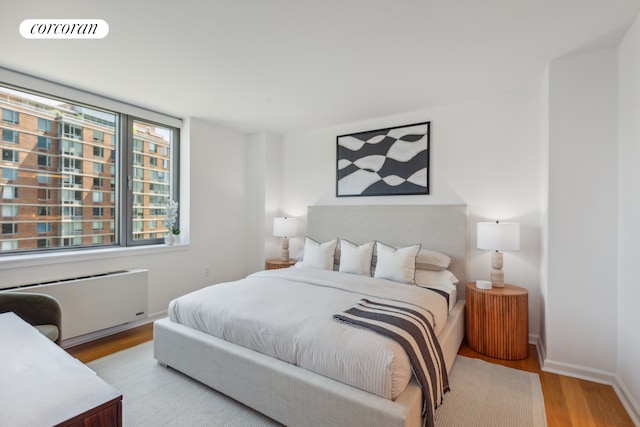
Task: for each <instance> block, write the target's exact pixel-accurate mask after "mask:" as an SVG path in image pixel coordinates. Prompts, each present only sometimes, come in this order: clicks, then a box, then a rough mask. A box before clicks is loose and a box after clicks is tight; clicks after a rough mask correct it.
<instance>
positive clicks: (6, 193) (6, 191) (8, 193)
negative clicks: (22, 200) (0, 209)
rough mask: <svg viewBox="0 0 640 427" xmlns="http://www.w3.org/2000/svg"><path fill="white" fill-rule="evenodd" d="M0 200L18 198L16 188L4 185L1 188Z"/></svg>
mask: <svg viewBox="0 0 640 427" xmlns="http://www.w3.org/2000/svg"><path fill="white" fill-rule="evenodd" d="M2 198H3V199H10V200H13V199H17V198H18V187H15V186H13V185H5V186H4V187H2Z"/></svg>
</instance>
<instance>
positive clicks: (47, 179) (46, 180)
mask: <svg viewBox="0 0 640 427" xmlns="http://www.w3.org/2000/svg"><path fill="white" fill-rule="evenodd" d="M36 181H38V184H51V175H49V174H42V173H39V174H38V176H36Z"/></svg>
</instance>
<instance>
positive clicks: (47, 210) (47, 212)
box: [38, 206, 51, 216]
mask: <svg viewBox="0 0 640 427" xmlns="http://www.w3.org/2000/svg"><path fill="white" fill-rule="evenodd" d="M38 216H51V206H40V207H39V208H38Z"/></svg>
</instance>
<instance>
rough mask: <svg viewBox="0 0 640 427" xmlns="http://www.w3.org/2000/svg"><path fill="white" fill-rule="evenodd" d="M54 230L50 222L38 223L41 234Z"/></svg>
mask: <svg viewBox="0 0 640 427" xmlns="http://www.w3.org/2000/svg"><path fill="white" fill-rule="evenodd" d="M51 230H52V226H51V223H50V222H39V223H38V233H39V234H44V233H51Z"/></svg>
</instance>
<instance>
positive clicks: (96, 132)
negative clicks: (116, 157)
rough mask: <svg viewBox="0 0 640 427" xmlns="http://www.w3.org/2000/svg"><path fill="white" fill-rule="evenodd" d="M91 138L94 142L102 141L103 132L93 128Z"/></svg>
mask: <svg viewBox="0 0 640 427" xmlns="http://www.w3.org/2000/svg"><path fill="white" fill-rule="evenodd" d="M93 140H94V141H96V142H104V132H102V131H99V130H95V129H94V130H93Z"/></svg>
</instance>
